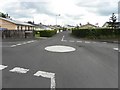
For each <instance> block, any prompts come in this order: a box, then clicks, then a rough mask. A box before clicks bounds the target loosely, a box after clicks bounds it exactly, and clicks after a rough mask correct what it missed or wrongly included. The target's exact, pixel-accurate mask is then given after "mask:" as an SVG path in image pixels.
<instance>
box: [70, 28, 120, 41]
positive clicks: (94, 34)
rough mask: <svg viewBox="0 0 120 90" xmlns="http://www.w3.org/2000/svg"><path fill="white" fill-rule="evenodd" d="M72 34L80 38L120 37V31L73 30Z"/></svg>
mask: <svg viewBox="0 0 120 90" xmlns="http://www.w3.org/2000/svg"><path fill="white" fill-rule="evenodd" d="M72 34H73V35H74V36H77V37H80V38H94V39H98V38H103V37H105V38H109V37H110V38H112V37H116V38H117V37H120V30H119V29H78V28H74V29H72Z"/></svg>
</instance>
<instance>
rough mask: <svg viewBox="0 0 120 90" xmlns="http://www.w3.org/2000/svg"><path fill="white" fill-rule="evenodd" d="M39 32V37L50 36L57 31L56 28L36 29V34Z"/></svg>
mask: <svg viewBox="0 0 120 90" xmlns="http://www.w3.org/2000/svg"><path fill="white" fill-rule="evenodd" d="M38 32H39V34H40V37H52V36H53V35H55V34H56V33H57V31H56V30H41V31H36V34H38Z"/></svg>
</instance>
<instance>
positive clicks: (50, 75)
mask: <svg viewBox="0 0 120 90" xmlns="http://www.w3.org/2000/svg"><path fill="white" fill-rule="evenodd" d="M34 76H38V77H39V76H42V77H45V78H50V79H51V86H50V88H51V89H54V88H55V87H56V83H55V73H50V72H44V71H38V72H36V73H35V74H34Z"/></svg>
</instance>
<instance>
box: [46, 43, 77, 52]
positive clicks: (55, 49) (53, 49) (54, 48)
mask: <svg viewBox="0 0 120 90" xmlns="http://www.w3.org/2000/svg"><path fill="white" fill-rule="evenodd" d="M45 50H47V51H50V52H72V51H75V50H76V49H75V48H73V47H70V46H62V45H55V46H48V47H46V48H45Z"/></svg>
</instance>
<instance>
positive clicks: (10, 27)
mask: <svg viewBox="0 0 120 90" xmlns="http://www.w3.org/2000/svg"><path fill="white" fill-rule="evenodd" d="M0 28H6V29H8V30H34V27H33V26H27V25H17V24H14V23H12V22H9V21H6V20H3V19H0Z"/></svg>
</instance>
